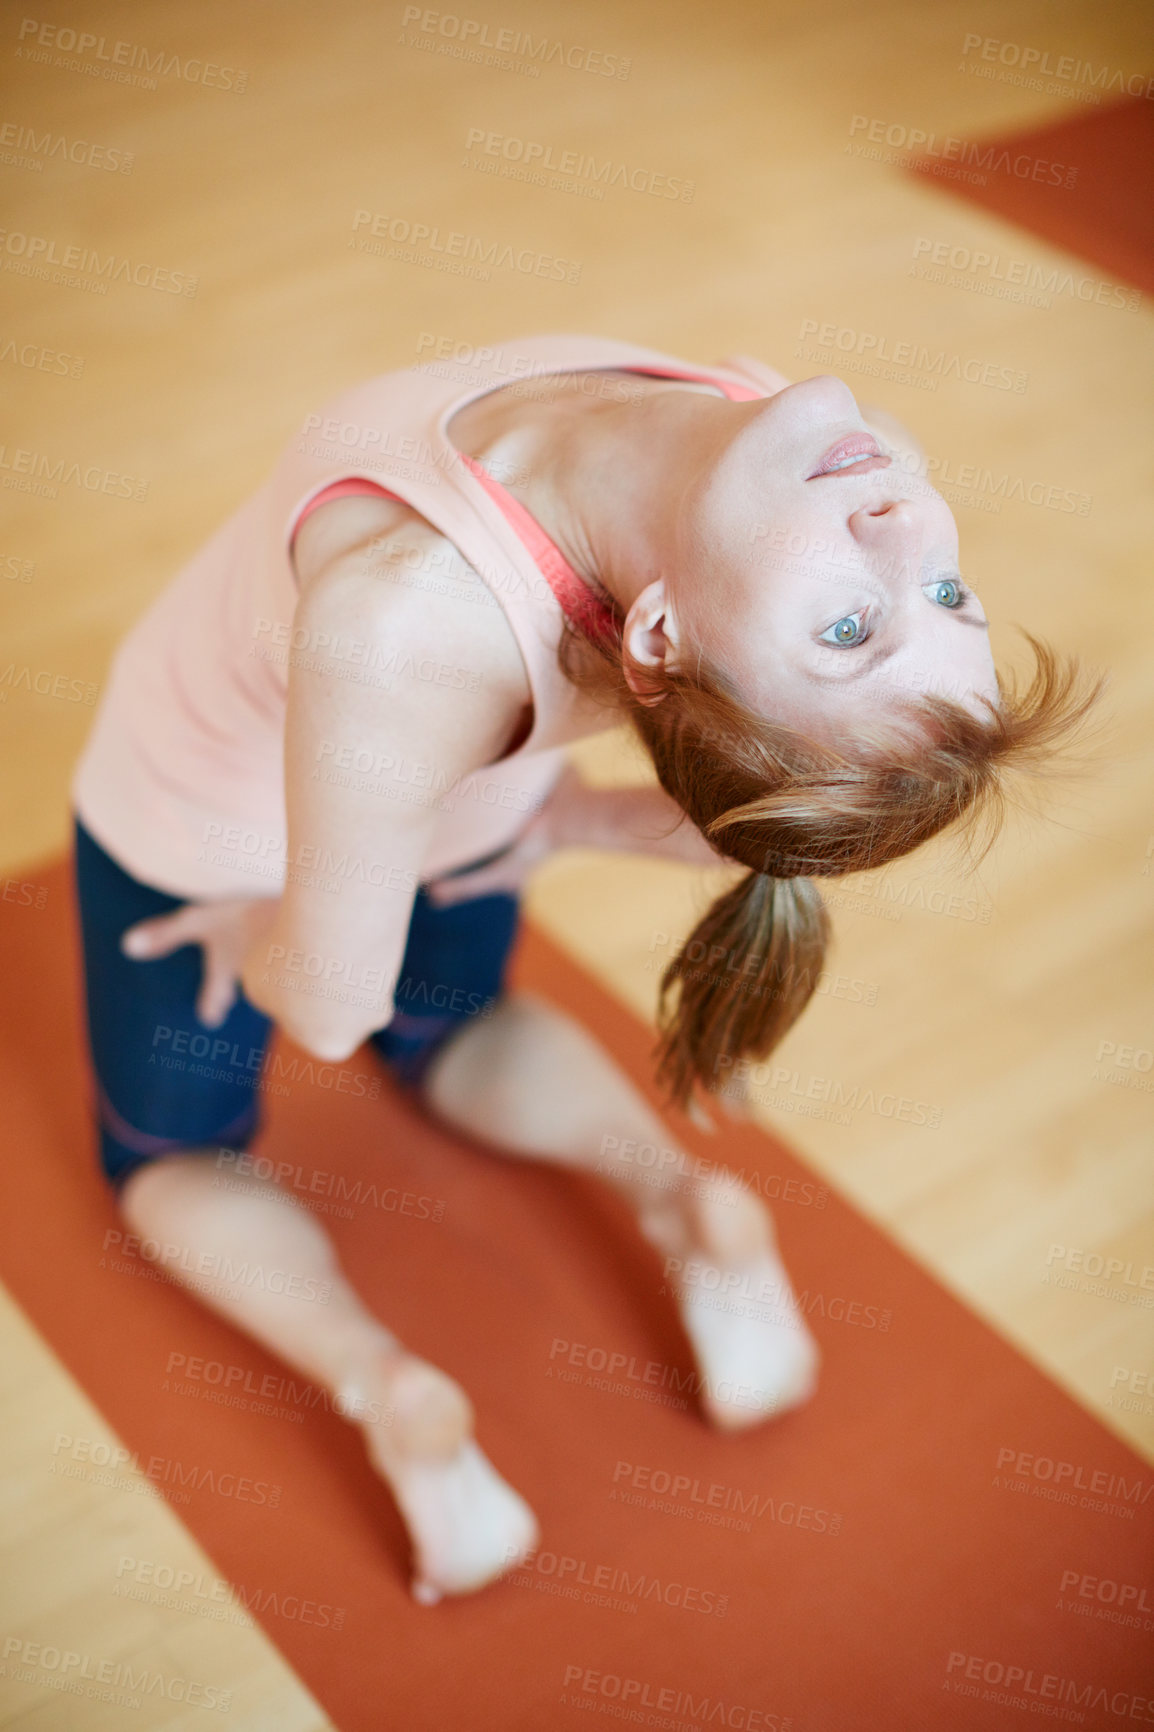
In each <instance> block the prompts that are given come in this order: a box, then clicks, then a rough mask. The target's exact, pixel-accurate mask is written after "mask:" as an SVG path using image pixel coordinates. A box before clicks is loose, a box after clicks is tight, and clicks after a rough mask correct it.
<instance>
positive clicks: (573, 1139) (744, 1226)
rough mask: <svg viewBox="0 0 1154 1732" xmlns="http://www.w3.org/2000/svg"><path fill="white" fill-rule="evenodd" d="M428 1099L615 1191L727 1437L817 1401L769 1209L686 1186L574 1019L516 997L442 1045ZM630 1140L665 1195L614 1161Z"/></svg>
mask: <svg viewBox="0 0 1154 1732" xmlns="http://www.w3.org/2000/svg"><path fill="white" fill-rule="evenodd" d="M425 1096H426V1099H427V1100H428V1102H429V1104H430V1105H431V1106H432V1107H433V1108H434V1110H435V1111H436V1112H437V1113H438V1114H439V1115H440V1116H441V1117H442V1118H444V1119H446V1120H448V1121H449V1122H450V1123H451V1124H453V1125H455V1126H457V1127H458V1128H459V1129H461V1130H465V1131H468V1132H469V1133H471V1134H472V1135H474V1136H478V1137H482V1138H484V1139H485V1140H486V1141H487V1142H491V1143H494V1144H496V1145H498V1146H499V1147H500V1148H501V1149H502V1150H504V1151H506V1152H508V1153H510V1154H517V1155H528V1156H533V1157H536V1158H537V1159H540V1160H550V1161H556V1162H558V1163H561V1164H563V1165H566V1166H571V1167H576V1168H579V1169H582V1170H584V1171H587V1172H597V1173H599V1174H601V1175H602V1176H603V1177H605V1178H606V1179H608V1180H609V1182H610V1183H611V1184H612V1185H614V1187H615V1188H616V1189H617V1190H618V1191H619V1192H620V1194H621V1195H622V1197H624V1198H625V1200H626V1201H627V1202H628V1203H629V1204H630V1205H631V1206H632V1207H633V1208H634V1210H635V1211H636V1213H637V1216H638V1222H639V1225H640V1227H641V1231H642V1232H643V1233H644V1235H645V1236H646V1238H648V1239H649V1240H650V1241H651V1243H652V1244H654V1245H655V1246H656V1247H657V1248H658V1249H659V1250H660V1251H661V1252H663V1253H664V1256H665V1268H666V1275H667V1279H668V1280H669V1282H670V1285H671V1286H672V1287H673V1288H674V1291H675V1292H676V1295H677V1298H678V1303H679V1307H680V1312H681V1318H682V1321H683V1323H684V1326H685V1330H686V1333H687V1334H688V1336H689V1339H690V1342H691V1344H692V1346H693V1349H694V1352H695V1353H696V1355H697V1361H698V1367H699V1370H700V1372H701V1374H702V1379H703V1390H702V1394H703V1403H704V1406H705V1409H706V1412H707V1413H708V1414H709V1416H710V1417H711V1418H712V1419H713V1420H714V1421H715V1423H717V1424H718V1425H721V1426H724V1427H726V1428H728V1429H731V1430H736V1429H738V1428H741V1427H744V1426H748V1425H751V1424H754V1423H756V1422H757V1421H759V1420H761V1419H764V1418H766V1417H767V1416H768V1415H769V1414H771V1413H781V1412H783V1411H784V1410H785V1409H787V1408H789V1407H793V1406H796V1405H797V1404H798V1403H800V1402H802V1401H804V1400H806V1399H807V1398H808V1396H809V1395H810V1394H812V1392H813V1388H814V1384H815V1375H816V1370H817V1363H818V1353H817V1347H816V1344H815V1343H814V1341H813V1338H812V1336H811V1335H810V1333H809V1331H808V1330H807V1329H806V1327H805V1324H804V1322H803V1320H802V1317H801V1314H800V1312H799V1311H798V1308H797V1304H796V1302H795V1300H794V1296H793V1293H792V1290H791V1288H790V1284H789V1277H788V1275H787V1274H786V1272H785V1269H784V1268H783V1266H782V1263H781V1259H780V1257H779V1256H778V1253H777V1247H776V1243H775V1237H774V1232H773V1223H772V1220H771V1218H770V1215H769V1211H768V1210H767V1209H766V1208H765V1206H764V1204H763V1203H762V1201H761V1199H760V1198H759V1197H756V1196H755V1195H754V1194H753V1193H752V1192H751V1191H749V1190H747V1189H746V1188H745V1187H744V1186H743V1185H741V1184H740V1183H739V1181H738V1180H736V1179H735V1178H733V1177H732V1176H731V1175H727V1174H726V1173H725V1172H724V1171H723V1170H721V1169H719V1170H718V1171H717V1173H716V1174H715V1175H714V1176H711V1178H710V1180H709V1182H708V1185H706V1186H702V1185H701V1184H700V1183H694V1182H693V1181H692V1178H691V1175H692V1170H693V1169H692V1165H691V1157H690V1156H689V1154H688V1153H687V1152H686V1151H685V1150H682V1149H678V1148H677V1147H676V1146H675V1145H672V1140H671V1138H670V1136H669V1133H668V1131H667V1130H666V1128H665V1126H664V1125H663V1123H662V1121H661V1119H660V1118H659V1117H658V1116H657V1114H656V1113H654V1112H653V1111H652V1110H651V1108H650V1107H649V1106H648V1104H647V1103H646V1101H645V1100H644V1099H643V1098H642V1097H641V1095H640V1094H638V1092H637V1090H636V1089H635V1088H634V1087H633V1085H632V1083H631V1082H630V1081H629V1079H628V1078H627V1077H626V1076H625V1075H624V1074H623V1072H622V1071H621V1070H619V1069H618V1067H617V1066H616V1065H615V1064H614V1063H613V1061H612V1059H611V1058H610V1057H609V1055H608V1054H607V1053H606V1052H605V1051H604V1050H603V1048H602V1047H600V1046H599V1045H598V1044H597V1042H596V1041H595V1040H594V1039H593V1038H592V1036H591V1035H589V1034H588V1033H587V1032H586V1031H585V1029H583V1028H582V1027H581V1026H580V1025H579V1024H578V1023H576V1022H574V1021H573V1020H572V1019H571V1018H570V1017H568V1016H565V1015H564V1014H563V1013H562V1012H561V1011H559V1010H557V1009H555V1008H554V1007H553V1006H551V1005H548V1004H546V1003H544V1002H543V1001H542V1000H539V999H536V998H533V997H532V996H530V995H528V994H511V995H509V996H508V997H507V998H505V999H503V1000H502V1001H501V1003H500V1004H499V1005H498V1007H497V1009H496V1010H495V1011H494V1012H493V1014H492V1015H491V1016H489V1017H484V1018H475V1019H474V1020H473V1021H471V1022H470V1023H468V1024H467V1025H466V1026H465V1027H464V1028H463V1029H462V1030H461V1032H460V1033H458V1034H457V1035H456V1036H455V1037H454V1039H453V1040H452V1041H451V1042H450V1043H449V1044H448V1045H446V1046H445V1047H444V1048H443V1050H442V1051H441V1052H440V1054H439V1055H438V1057H437V1058H436V1060H435V1061H434V1062H433V1064H432V1065H431V1066H430V1068H429V1072H428V1075H427V1077H426V1080H425ZM630 1143H632V1145H633V1147H634V1148H636V1147H637V1146H638V1145H639V1144H645V1143H649V1144H653V1145H656V1146H657V1147H658V1148H659V1149H662V1150H663V1151H668V1154H669V1157H670V1158H669V1159H668V1160H667V1161H666V1164H665V1167H664V1172H665V1174H666V1178H665V1179H663V1181H662V1188H661V1189H655V1188H654V1187H653V1185H652V1184H651V1183H649V1184H647V1183H645V1182H644V1181H646V1180H647V1179H651V1177H652V1176H653V1175H652V1174H651V1172H650V1171H649V1170H648V1169H642V1168H639V1167H638V1166H637V1165H636V1164H634V1163H633V1162H631V1161H629V1160H627V1159H624V1158H623V1157H622V1154H621V1152H620V1151H621V1150H622V1149H623V1147H627V1146H628V1145H629V1144H630ZM703 1193H704V1194H703ZM722 1294H731V1295H737V1297H736V1298H733V1299H729V1298H727V1299H725V1300H721V1298H720V1296H721V1295H722ZM721 1306H724V1308H720V1307H721Z"/></svg>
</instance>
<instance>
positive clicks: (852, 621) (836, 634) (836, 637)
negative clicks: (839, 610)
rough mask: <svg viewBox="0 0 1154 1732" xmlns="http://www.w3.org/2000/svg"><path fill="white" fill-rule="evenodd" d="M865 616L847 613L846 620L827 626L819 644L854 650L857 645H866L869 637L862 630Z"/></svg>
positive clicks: (819, 639) (839, 620)
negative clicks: (829, 644)
mask: <svg viewBox="0 0 1154 1732" xmlns="http://www.w3.org/2000/svg"><path fill="white" fill-rule="evenodd" d="M862 619H863V615H862V614H860V613H847V614H846V616H845V618H844V619H838V620H835V621H834V623H833V624H832V625H831V626H827V627H826V629H825V631H823V632H822V633H821V635H820V637H819V638H818V642H819V643H831V644H836V645H837V646H838V647H839V648H841V649H852V648H853V647H854V645H855V644H859V643H864V642H865V640H866V638H867V637H868V636H869V633H868V632H867V631H863V629H862Z"/></svg>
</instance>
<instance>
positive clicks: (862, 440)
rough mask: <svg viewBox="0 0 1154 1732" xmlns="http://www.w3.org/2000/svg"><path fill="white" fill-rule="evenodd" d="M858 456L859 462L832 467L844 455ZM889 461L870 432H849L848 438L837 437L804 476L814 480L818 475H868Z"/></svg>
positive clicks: (887, 465)
mask: <svg viewBox="0 0 1154 1732" xmlns="http://www.w3.org/2000/svg"><path fill="white" fill-rule="evenodd" d="M859 456H860V458H861V461H860V462H859V463H849V464H846V466H845V467H844V468H843V469H834V468H833V467H832V465H833V464H835V463H840V462H841V460H842V459H843V458H845V457H859ZM890 461H891V460H890V458H888V457H886V456H885V455H884V454H883V452H882V450H881V447H880V446H879V445H878V442H877V440H876V439H875V438H874V436H873V434H872V433H866V432H864V431H863V432H861V433H851V434H850V436H849V438H848V439H839V440H838V442H837V444H836V445H831V446H830V448H829V450H828V451H827V452H826V453H825V455H824V456H823V458H822V459H821V462H820V463H819V464H818V466H817V468H816V469H815V470H814V471H813V474H812V475H807V476H806V480H807V481H816V480H817V478H818V476H819V475H868V474H869V473H870V471H871V470H874V469H886V468H888V467H889V464H890Z"/></svg>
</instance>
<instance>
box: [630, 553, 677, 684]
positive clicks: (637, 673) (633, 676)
mask: <svg viewBox="0 0 1154 1732" xmlns="http://www.w3.org/2000/svg"><path fill="white" fill-rule="evenodd" d="M677 650H678V635H677V622H676V620H675V619H674V618H673V612H672V609H671V608H670V605H669V596H668V593H667V591H666V588H665V583H664V580H663V579H660V578H659V579H658V580H657V582H655V583H650V584H647V585H646V587H645V588H644V589H643V590H642V591H641V594H640V595H639V596H638V597H637V599H636V601H635V602H634V603H633V605H632V607H631V608H630V609H629V612H628V613H627V614H626V615H625V624H624V626H623V627H622V633H621V651H622V658H623V666H624V670H625V679H626V683H627V684H628V686H629V689H630V690H631V691H632V692H633V694H634V696H635V697H637V698H639V699H640V700H641V702H642V703H643V704H659V703H660V702H661V700H662V698H663V697H665V696H666V693H665V692H664V691H662V690H660V689H658V688H659V686H660V675H661V674H662V673H672V672H673V671H674V669H675V668H676V665H677Z"/></svg>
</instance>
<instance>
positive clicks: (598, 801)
mask: <svg viewBox="0 0 1154 1732" xmlns="http://www.w3.org/2000/svg"><path fill="white" fill-rule="evenodd" d="M558 794H559V795H560V800H559V804H558V807H557V810H556V813H555V815H554V818H553V824H552V833H553V836H554V838H555V840H554V844H553V845H554V846H555V847H557V848H607V849H613V850H617V851H621V852H624V853H629V854H654V855H657V856H658V857H659V858H661V859H663V860H684V861H687V862H688V863H689V865H691V866H721V865H724V864H725V862H724V860H723V859H722V857H721V856H720V855H719V854H718V853H717V851H716V849H713V848H711V847H710V846H709V843H708V842H707V841H706V840H705V837H704V836H703V835H702V834H701V831H700V830H698V829H697V827H696V825H694V824H692V823H690V821H689V819H688V818H687V817H686V816H685V813H684V812H683V811H682V810H681V807H680V806H679V805H678V804H677V802H676V800H672V799H670V797H669V795H668V794H667V793H666V792H665V790H664V788H659V787H656V786H652V785H650V786H647V787H641V788H590V787H588V786H587V785H586V784H585V783H584V782H582V781H581V779H580V777H579V776H577V775H576V773H575V772H573V771H570V772H569V773H568V774H567V775H566V777H565V780H564V783H563V784H562V785H561V786H559V788H558Z"/></svg>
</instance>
